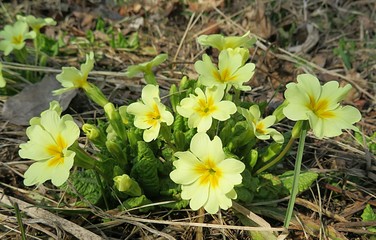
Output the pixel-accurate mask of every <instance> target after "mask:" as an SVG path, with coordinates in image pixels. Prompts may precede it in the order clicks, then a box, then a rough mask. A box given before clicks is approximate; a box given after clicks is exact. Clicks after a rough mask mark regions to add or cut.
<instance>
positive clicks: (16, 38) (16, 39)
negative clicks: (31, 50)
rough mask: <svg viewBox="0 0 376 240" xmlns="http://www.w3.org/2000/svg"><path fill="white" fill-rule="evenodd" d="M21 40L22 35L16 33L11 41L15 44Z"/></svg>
mask: <svg viewBox="0 0 376 240" xmlns="http://www.w3.org/2000/svg"><path fill="white" fill-rule="evenodd" d="M22 41H23V37H22V35H17V36H13V37H12V43H13V44H15V45H18V44H21V43H22Z"/></svg>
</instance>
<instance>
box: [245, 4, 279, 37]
mask: <svg viewBox="0 0 376 240" xmlns="http://www.w3.org/2000/svg"><path fill="white" fill-rule="evenodd" d="M245 17H246V20H247V21H248V23H247V25H248V27H249V31H251V33H253V34H256V35H257V36H260V37H262V38H265V39H267V38H269V37H270V36H271V35H272V34H273V33H274V26H273V25H272V24H271V23H270V20H269V19H268V18H267V17H266V15H265V4H264V3H263V2H262V1H259V0H258V1H256V4H255V6H254V8H250V10H249V11H248V12H246V14H245Z"/></svg>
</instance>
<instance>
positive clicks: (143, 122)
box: [127, 84, 174, 142]
mask: <svg viewBox="0 0 376 240" xmlns="http://www.w3.org/2000/svg"><path fill="white" fill-rule="evenodd" d="M141 98H142V103H141V102H136V103H132V104H130V105H129V106H128V107H127V113H129V114H133V115H135V118H134V125H135V126H136V127H137V128H140V129H145V131H144V134H143V138H144V140H145V142H150V141H152V140H154V139H156V138H157V137H158V134H159V130H160V128H161V123H163V122H164V123H166V124H167V125H168V126H169V125H171V124H172V123H173V121H174V117H173V116H172V114H171V113H170V112H169V111H167V110H166V106H165V105H163V104H162V103H161V100H160V98H159V88H158V86H155V85H152V84H148V85H146V86H145V87H144V88H143V89H142V93H141Z"/></svg>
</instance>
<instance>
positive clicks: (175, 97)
mask: <svg viewBox="0 0 376 240" xmlns="http://www.w3.org/2000/svg"><path fill="white" fill-rule="evenodd" d="M170 102H171V106H172V109H173V110H174V112H176V106H177V105H178V104H179V92H178V88H177V87H176V85H175V84H172V85H171V87H170Z"/></svg>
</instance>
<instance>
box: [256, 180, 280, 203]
mask: <svg viewBox="0 0 376 240" xmlns="http://www.w3.org/2000/svg"><path fill="white" fill-rule="evenodd" d="M286 194H287V190H286V189H285V188H284V187H283V185H282V182H281V180H280V179H279V177H278V176H275V175H273V174H270V173H262V174H260V176H259V184H258V185H257V190H256V192H255V198H256V199H258V200H264V201H265V200H275V199H277V198H279V197H281V196H283V195H286Z"/></svg>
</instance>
